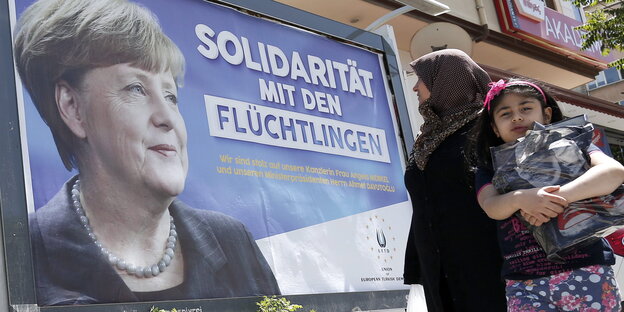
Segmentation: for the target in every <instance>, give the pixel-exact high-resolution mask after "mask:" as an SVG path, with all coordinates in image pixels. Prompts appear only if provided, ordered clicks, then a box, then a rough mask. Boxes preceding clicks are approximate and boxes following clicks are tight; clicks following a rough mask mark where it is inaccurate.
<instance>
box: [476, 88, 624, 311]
mask: <svg viewBox="0 0 624 312" xmlns="http://www.w3.org/2000/svg"><path fill="white" fill-rule="evenodd" d="M561 119H563V116H562V113H561V110H560V109H559V107H558V106H557V102H556V101H555V99H553V98H552V97H551V96H550V95H548V93H546V92H545V91H544V89H543V88H542V87H540V86H538V85H537V84H535V83H532V82H528V81H524V80H516V79H510V80H509V81H507V82H505V81H504V80H499V81H498V82H496V83H493V84H491V88H490V90H489V91H488V94H487V95H486V98H485V101H484V109H483V111H482V113H481V115H480V116H479V119H478V121H477V124H476V125H475V127H476V128H475V131H476V138H475V140H476V142H475V144H476V145H475V146H474V148H473V150H474V155H473V156H476V157H475V158H473V159H477V172H476V175H475V182H476V183H475V184H476V185H475V186H476V189H477V190H478V191H477V199H478V201H479V204H480V205H481V208H483V210H484V211H485V212H486V214H487V215H488V216H489V217H490V218H492V219H495V220H498V221H497V223H498V240H499V244H500V247H501V252H502V255H503V259H504V263H503V268H502V275H503V277H504V278H505V281H506V288H505V290H506V296H507V310H508V311H620V301H621V300H620V295H619V291H618V288H617V284H616V281H615V278H614V272H613V269H612V268H611V266H610V265H612V264H614V263H615V259H614V256H613V252H612V250H611V249H610V248H609V246H608V245H607V243H606V242H605V241H604V240H599V241H598V242H596V243H593V244H591V245H589V246H586V247H584V248H581V249H579V250H577V251H575V252H573V253H572V254H570V255H568V256H566V257H565V258H564V259H565V263H563V264H559V263H553V262H550V261H548V260H547V259H546V254H545V253H544V251H543V250H542V249H541V247H540V246H539V245H538V244H537V242H536V241H535V239H534V238H533V236H532V235H531V233H530V232H529V231H528V230H527V229H526V227H525V226H524V225H523V223H522V222H520V220H519V219H518V216H517V215H516V214H515V213H516V212H517V211H520V214H521V215H522V217H523V218H525V219H526V221H528V222H529V223H530V224H533V225H537V226H539V225H541V224H543V223H545V222H547V221H548V220H550V219H551V218H554V217H556V216H557V215H558V214H560V213H561V212H563V209H564V208H565V207H566V206H567V204H568V203H570V202H574V201H577V200H581V199H585V198H590V197H595V196H601V195H606V194H610V193H611V192H613V191H614V190H615V189H616V188H617V187H618V186H619V185H620V184H622V182H623V181H624V167H623V166H622V165H621V164H620V163H618V162H617V161H615V160H613V159H612V158H610V157H609V156H607V155H605V154H603V153H602V152H601V151H600V150H599V149H598V148H597V147H596V146H594V145H591V146H590V147H589V149H588V151H587V152H588V154H589V157H590V163H591V168H590V169H589V170H588V171H587V172H586V173H584V174H583V175H581V176H580V177H578V178H577V179H575V180H574V181H572V182H570V183H568V184H565V185H562V186H558V185H553V186H546V187H541V188H533V189H524V190H517V191H513V192H509V193H506V194H498V192H497V191H496V189H495V188H494V186H493V185H492V184H491V181H492V177H493V175H494V170H493V169H492V162H491V155H490V150H489V148H490V147H492V146H497V145H500V144H503V143H507V142H514V141H515V140H516V139H518V138H521V137H523V136H524V135H525V134H526V132H527V130H529V129H531V127H532V124H533V122H539V123H541V124H549V123H551V122H555V121H559V120H561Z"/></svg>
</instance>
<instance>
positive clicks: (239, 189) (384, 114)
mask: <svg viewBox="0 0 624 312" xmlns="http://www.w3.org/2000/svg"><path fill="white" fill-rule="evenodd" d="M31 2H32V1H30V0H28V1H20V0H16V10H17V16H19V14H20V13H21V12H22V11H23V10H24V8H25V7H26V6H27V5H29V4H30V3H31ZM137 2H141V3H142V4H143V5H144V6H145V7H147V8H149V9H150V10H151V11H152V12H154V13H155V15H156V16H157V17H158V19H159V21H160V24H161V26H162V28H163V30H164V32H165V33H166V34H167V35H168V36H169V37H171V38H172V40H173V41H174V42H175V43H176V44H177V45H178V46H179V47H180V49H181V50H182V53H183V54H184V55H185V58H186V63H187V67H186V68H187V69H186V74H185V78H184V86H183V88H181V89H180V90H179V102H180V110H181V112H182V115H183V117H184V119H185V122H186V126H187V131H188V152H189V173H188V178H187V183H186V188H185V190H184V192H183V193H182V194H181V195H180V198H181V199H182V200H183V201H184V202H186V203H187V204H189V205H190V206H193V207H195V208H199V209H211V210H216V211H221V212H223V213H226V214H228V215H231V216H233V217H235V218H238V219H239V220H241V221H242V222H243V223H245V224H246V225H247V226H248V228H249V229H250V231H251V232H252V234H253V235H254V237H255V238H256V239H259V238H263V237H267V236H271V235H275V234H280V233H283V232H288V231H291V230H295V229H299V228H303V227H307V226H310V225H314V224H319V223H323V222H327V221H330V220H334V219H338V218H341V217H346V216H350V215H354V214H357V213H361V212H364V211H368V210H371V209H375V208H379V207H384V206H388V205H391V204H395V203H399V202H404V201H406V200H407V193H406V191H405V189H404V187H403V171H402V166H401V163H400V157H399V150H400V148H399V147H398V146H397V139H396V137H395V135H396V134H395V133H396V131H395V129H394V126H393V121H392V115H391V112H390V107H389V105H388V102H387V101H388V97H387V94H386V90H385V86H384V82H383V79H385V77H384V75H383V74H382V71H381V69H380V63H379V55H378V54H376V53H373V52H370V51H366V50H364V49H361V48H358V47H354V46H351V45H347V44H344V43H340V42H338V41H335V40H332V39H330V38H326V37H324V36H320V35H317V34H313V33H310V32H308V31H303V30H300V29H296V28H294V27H290V26H285V25H282V24H279V23H276V22H273V21H269V20H265V19H260V18H257V17H252V16H249V15H245V14H242V13H240V12H238V11H237V10H234V9H231V8H228V7H223V6H220V5H216V4H212V3H206V2H203V1H200V0H183V1H182V0H180V1H167V0H150V1H147V0H145V1H137ZM199 23H201V24H205V25H207V26H209V27H210V28H212V29H213V30H214V31H215V32H216V33H219V32H221V31H224V30H226V31H229V32H231V33H233V34H235V35H236V36H237V37H239V38H240V37H241V36H243V37H246V38H247V39H249V42H250V45H251V46H252V55H253V54H254V52H257V50H254V47H255V46H256V43H257V42H263V43H264V44H265V45H266V44H270V45H273V46H276V47H279V48H280V49H281V50H282V51H284V52H285V54H286V55H287V56H290V55H291V53H292V52H293V51H297V52H299V54H300V55H301V58H302V59H303V61H304V63H306V64H307V61H306V56H307V55H314V56H317V57H320V58H321V59H330V60H334V61H338V62H341V63H344V64H346V63H347V60H348V59H350V60H354V61H356V62H357V67H358V68H361V69H365V70H368V71H371V72H372V73H373V80H372V81H371V82H372V90H373V94H374V97H373V98H368V97H365V96H362V95H360V94H359V93H355V94H353V93H349V92H343V91H342V90H341V89H340V88H336V89H332V88H326V87H323V86H322V85H318V86H315V85H312V84H308V83H306V82H305V81H303V79H298V80H297V81H294V80H292V79H290V78H289V77H285V78H281V77H277V76H274V75H272V74H267V73H264V72H258V71H254V70H251V69H248V68H247V67H245V66H244V63H243V64H241V65H238V66H234V65H231V64H229V63H227V62H226V61H225V60H224V59H222V58H221V57H219V58H217V59H215V60H210V59H207V58H205V57H204V56H202V55H201V54H200V53H199V52H198V51H197V46H198V45H200V44H201V42H200V41H199V39H198V38H197V37H196V35H195V26H196V25H197V24H199ZM254 59H255V60H257V59H258V57H257V56H256V57H255V58H254ZM260 78H262V79H265V80H267V81H269V80H271V81H275V82H281V83H285V84H290V85H293V86H295V87H296V88H297V89H299V88H302V87H303V88H306V89H308V90H311V91H320V92H325V93H329V94H335V95H338V96H339V97H340V101H341V106H342V116H336V115H332V116H327V114H323V113H319V112H313V111H308V110H305V109H304V108H303V107H302V105H301V101H300V99H296V100H295V101H296V102H297V101H299V102H298V105H296V106H295V107H290V106H285V105H281V104H275V103H270V102H266V101H262V100H261V99H260V92H259V86H258V79H260ZM204 94H208V95H213V96H218V97H224V98H229V99H234V100H239V101H244V102H248V103H254V104H257V105H264V106H268V107H273V108H278V109H288V110H292V111H296V112H299V113H305V114H309V115H316V116H322V117H326V118H333V119H336V120H340V121H344V122H349V123H354V124H358V125H364V126H368V127H374V128H380V129H384V130H385V132H386V141H387V142H388V148H389V152H390V163H382V162H376V161H369V160H362V159H355V158H350V157H345V156H338V155H330V154H324V153H318V152H310V151H303V150H297V149H291V148H281V147H273V146H267V145H262V144H257V143H250V142H242V141H235V140H230V139H223V138H216V137H211V136H210V133H209V130H208V122H207V119H206V109H205V105H204ZM24 98H25V112H26V118H25V120H26V127H27V136H28V137H27V138H28V150H29V156H30V166H31V177H32V183H33V196H34V204H35V208H39V207H41V206H42V205H44V204H45V203H46V202H47V201H48V200H49V199H50V198H51V197H52V196H53V195H54V194H55V193H56V192H57V191H58V190H59V188H60V187H61V185H62V184H63V183H64V182H65V181H66V180H67V179H68V178H69V177H71V176H72V175H73V174H75V173H70V172H67V171H66V170H65V169H64V167H63V166H62V162H61V160H60V158H59V157H58V153H57V151H56V147H55V146H54V143H53V140H52V137H51V135H50V132H49V129H48V128H47V126H46V125H45V124H44V123H43V122H42V121H41V119H40V118H39V115H38V113H37V112H36V110H35V108H34V106H33V105H32V103H31V101H30V98H29V97H28V94H27V93H26V92H24ZM221 154H228V155H230V156H232V157H237V156H239V157H243V158H247V157H250V158H257V159H264V160H267V161H277V162H281V163H285V164H293V165H301V166H306V165H307V166H312V167H324V168H332V169H339V170H343V171H349V172H357V173H364V174H376V175H384V176H387V177H388V178H389V181H390V184H391V185H393V186H395V189H396V192H394V193H389V192H382V191H376V190H366V189H356V188H349V187H339V186H331V185H322V184H312V183H292V182H289V181H280V180H271V179H266V178H252V177H245V176H236V175H224V174H219V173H217V171H216V167H217V166H219V165H222V163H221V162H220V161H219V155H221Z"/></svg>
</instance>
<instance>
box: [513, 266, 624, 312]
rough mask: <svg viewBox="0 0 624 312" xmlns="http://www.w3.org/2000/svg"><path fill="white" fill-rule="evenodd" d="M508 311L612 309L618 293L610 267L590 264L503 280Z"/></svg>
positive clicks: (617, 303)
mask: <svg viewBox="0 0 624 312" xmlns="http://www.w3.org/2000/svg"><path fill="white" fill-rule="evenodd" d="M506 285H507V286H506V288H505V292H506V296H507V311H508V312H542V311H544V312H550V311H581V312H594V311H596V312H603V311H606V312H615V311H618V312H619V311H620V309H621V307H620V301H621V299H620V292H619V290H618V286H617V283H616V281H615V276H614V272H613V269H612V268H611V266H605V265H592V266H587V267H584V268H580V269H577V270H573V271H567V272H563V273H559V274H555V275H552V276H546V277H541V278H537V279H531V280H507V281H506Z"/></svg>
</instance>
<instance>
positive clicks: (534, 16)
mask: <svg viewBox="0 0 624 312" xmlns="http://www.w3.org/2000/svg"><path fill="white" fill-rule="evenodd" d="M494 3H495V5H496V9H497V13H498V17H499V20H500V26H501V30H502V31H503V32H504V33H506V34H508V35H510V36H512V37H516V38H519V39H522V40H525V41H528V42H530V43H533V44H536V45H539V46H542V47H545V48H547V49H550V50H552V51H555V52H558V53H561V54H563V55H565V56H568V57H571V58H575V59H578V60H581V61H584V62H587V63H590V64H593V65H596V66H599V67H604V68H606V64H607V63H609V62H612V61H615V60H616V59H618V57H617V56H616V55H614V53H611V54H609V55H606V56H605V55H602V53H601V51H600V42H596V43H594V44H593V45H592V46H591V47H589V49H587V50H581V46H582V44H583V39H582V38H581V35H582V32H581V31H580V30H577V29H575V28H576V27H577V26H580V25H581V24H582V23H581V22H580V21H577V20H575V19H573V18H570V17H567V16H565V15H564V14H561V13H559V12H557V11H555V10H552V9H550V8H548V7H546V5H545V4H544V2H543V1H540V0H496V1H494Z"/></svg>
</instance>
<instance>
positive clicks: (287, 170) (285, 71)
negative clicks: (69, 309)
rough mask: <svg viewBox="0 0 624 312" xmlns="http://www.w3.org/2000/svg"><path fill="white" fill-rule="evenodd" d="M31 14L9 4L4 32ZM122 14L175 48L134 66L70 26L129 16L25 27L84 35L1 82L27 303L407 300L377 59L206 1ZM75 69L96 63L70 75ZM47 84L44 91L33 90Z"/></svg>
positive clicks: (396, 150)
mask: <svg viewBox="0 0 624 312" xmlns="http://www.w3.org/2000/svg"><path fill="white" fill-rule="evenodd" d="M61 2H63V1H61ZM74 2H76V3H83V1H74ZM84 2H85V3H89V4H87V5H86V7H87V8H85V9H84V10H89V8H88V7H89V6H97V5H100V4H99V3H100V2H106V1H94V2H89V1H84ZM33 3H37V1H33V0H14V9H15V12H14V17H15V19H14V21H15V20H17V21H18V23H17V24H18V25H19V20H20V18H21V17H22V13H23V12H24V11H25V10H26V8H28V7H29V6H31V5H32V4H33ZM131 3H133V4H139V5H140V6H141V7H142V8H144V9H143V11H141V12H151V14H153V15H154V16H155V17H156V19H157V23H158V24H159V25H160V27H161V28H162V33H164V35H166V37H168V38H170V40H171V41H172V42H173V45H174V47H173V48H172V47H171V46H168V48H162V46H163V45H162V44H154V45H153V46H152V47H155V48H153V49H152V50H150V49H148V48H147V47H146V48H145V50H146V51H144V53H145V55H146V56H143V55H142V53H143V51H142V47H143V46H145V45H143V46H140V45H133V42H132V40H129V39H128V40H126V41H123V40H121V41H120V42H121V44H119V43H118V42H115V43H108V41H106V40H108V39H102V40H99V39H98V37H97V36H95V35H92V34H90V33H89V31H93V29H91V28H89V27H82V28H80V27H79V26H76V29H77V30H75V31H74V30H72V29H71V28H72V26H71V25H70V24H71V23H69V22H68V20H71V19H75V18H76V16H81V14H83V15H84V16H82V17H81V18H82V20H81V21H80V22H82V23H87V24H88V23H90V22H91V19H94V20H98V18H96V17H94V16H100V15H104V16H106V17H107V18H109V16H108V15H114V14H120V15H123V14H126V13H127V12H128V11H129V9H120V10H118V11H119V12H117V11H115V10H113V9H111V10H108V9H106V10H104V9H102V8H97V7H96V8H95V9H93V8H91V10H93V12H91V14H89V12H87V13H84V12H82V11H80V10H81V9H72V10H74V11H71V10H69V11H66V12H65V13H64V14H65V15H63V16H61V17H58V16H57V17H55V18H56V20H55V19H53V18H51V17H50V18H49V19H48V20H45V21H44V20H42V21H36V20H35V22H33V24H34V25H41V27H38V28H37V27H33V29H46V28H50V27H53V26H54V23H57V24H59V25H61V26H60V28H58V29H61V30H63V31H65V30H67V32H66V33H65V34H58V35H59V36H60V37H63V36H64V37H63V38H64V39H67V41H61V42H66V43H67V42H72V41H71V40H72V38H71V37H72V36H81V35H82V36H85V38H83V39H81V40H78V41H75V42H73V44H71V45H68V46H67V47H62V46H61V47H60V48H59V46H58V45H57V46H54V45H50V46H51V47H48V48H49V49H54V48H56V49H57V50H61V51H62V53H60V52H59V53H58V55H56V54H53V53H49V52H47V51H45V49H44V48H42V47H40V46H36V45H33V46H27V48H25V49H33V51H34V49H41V50H42V51H43V55H46V57H49V59H45V58H43V59H44V60H45V62H44V61H40V63H37V62H36V61H32V62H30V63H28V62H23V63H24V64H27V65H23V66H24V67H25V68H26V69H24V70H23V71H20V76H24V74H23V73H24V72H28V71H29V70H30V71H32V72H34V73H35V74H32V77H35V78H32V77H31V78H27V79H25V78H24V77H21V82H20V81H18V86H17V89H18V90H21V91H20V92H18V93H19V94H18V97H19V98H21V100H20V101H19V102H20V105H21V106H20V107H21V112H22V115H23V116H21V118H20V119H21V122H22V123H21V127H22V130H23V131H22V135H23V142H24V144H25V145H24V149H23V157H24V166H25V168H24V172H25V176H26V181H27V186H26V188H27V190H28V192H27V193H28V195H29V196H28V197H29V198H28V200H29V202H28V206H29V207H28V208H29V213H30V215H31V216H33V218H31V223H30V231H31V241H32V244H33V260H34V262H35V277H36V280H35V282H36V284H37V289H38V291H37V297H38V301H39V304H41V305H56V304H76V303H102V302H128V301H150V300H158V299H203V298H222V297H242V296H252V295H270V294H280V293H281V294H285V295H288V294H315V293H333V292H355V291H371V290H372V291H375V290H397V289H406V288H405V286H404V285H403V281H402V275H403V256H404V247H405V243H406V239H407V232H408V229H409V219H410V218H409V215H410V213H411V207H410V204H409V201H408V195H407V191H406V190H405V189H404V186H403V169H404V159H403V152H402V148H401V144H400V141H399V136H398V127H397V124H396V116H395V115H394V109H393V103H392V100H391V94H390V91H389V86H388V83H387V80H386V73H385V69H384V61H383V54H382V53H380V52H376V51H370V50H367V49H364V48H362V47H358V46H355V45H352V44H349V43H345V42H343V41H338V40H335V39H332V38H330V37H327V36H323V35H320V34H317V33H314V32H313V31H310V30H306V29H301V28H298V27H295V26H292V25H286V24H282V23H279V22H276V21H273V20H270V19H266V18H262V17H258V16H252V15H248V14H245V13H242V12H240V11H239V10H237V9H236V8H232V7H228V6H224V5H219V4H215V3H210V2H204V1H200V0H184V1H166V0H149V1H148V0H142V1H132V2H131ZM74 7H75V8H77V7H79V6H78V5H75V6H74ZM67 12H70V13H67ZM94 12H97V13H94ZM102 12H107V13H108V12H111V13H110V14H102ZM113 12H114V14H113ZM44 13H45V12H44ZM44 13H42V12H35V13H32V16H30V17H29V18H31V19H35V17H38V15H37V14H40V15H41V16H44V15H45V14H44ZM50 15H51V16H53V15H54V14H50ZM33 16H34V17H33ZM137 16H138V17H136V16H135V17H136V19H138V20H141V19H142V18H145V17H144V16H140V15H137ZM63 18H65V19H66V20H63ZM110 18H115V16H112V17H110ZM67 19H68V20H67ZM148 19H149V18H148ZM101 22H102V23H104V24H105V23H106V21H101ZM139 24H140V22H131V23H129V25H130V26H129V27H128V28H123V29H121V27H120V29H117V28H116V27H119V25H118V23H111V25H109V26H110V29H108V28H106V27H100V28H105V29H106V30H105V31H104V33H105V35H109V34H110V33H114V32H124V31H129V32H133V31H134V32H139V33H141V34H143V33H145V32H144V31H138V29H141V28H140V27H142V26H141V25H139ZM13 25H14V28H15V25H16V24H15V23H14V24H13ZM68 25H70V26H68ZM23 27H26V26H23ZM92 28H97V27H92ZM82 32H86V35H85V34H84V33H82ZM158 32H159V31H155V33H156V34H155V35H154V36H155V37H156V38H157V39H158V40H163V39H162V38H161V37H162V36H160V35H159V34H158ZM37 35H38V34H37V33H34V34H33V35H32V36H33V37H34V36H37ZM133 35H136V34H133ZM141 36H143V35H141ZM148 36H149V35H148ZM159 36H160V37H159ZM17 38H18V39H16V40H17V41H19V40H22V39H23V38H26V39H23V40H24V41H27V40H28V36H26V37H23V38H22V39H19V38H20V37H19V36H18V37H17ZM68 38H69V39H68ZM128 38H133V37H128ZM141 38H143V37H141ZM98 40H99V41H98ZM149 40H150V39H149V38H148V40H147V41H146V42H151V41H149ZM17 41H16V42H17ZM165 41H166V40H165ZM20 44H22V43H20ZM90 44H100V45H101V46H98V47H97V49H93V48H92V47H90V46H89V45H90ZM15 45H17V43H15ZM126 45H127V46H128V47H129V48H127V49H130V48H134V49H135V50H136V51H139V52H136V51H134V52H132V53H126V51H121V52H117V51H115V49H117V48H118V46H121V47H125V46H126ZM137 46H138V47H137ZM175 47H177V49H179V51H181V55H183V58H184V62H185V67H184V68H185V70H184V74H183V75H177V74H176V73H175V68H176V64H177V63H176V61H175V60H176V58H175V55H176V54H175V53H174V52H175V50H176V48H175ZM123 49H126V48H123ZM161 50H163V51H164V52H163V51H161ZM92 51H95V52H92ZM101 51H107V52H106V53H108V54H106V55H104V56H98V53H100V52H101ZM171 51H173V52H171ZM37 52H39V50H37V51H35V52H33V53H31V54H32V55H37ZM57 52H58V51H57ZM46 53H47V54H46ZM71 53H74V54H71ZM90 53H93V54H94V55H95V56H93V55H91V54H90ZM102 53H104V52H102ZM133 53H134V54H133ZM137 53H138V54H137ZM66 55H76V56H75V58H78V57H81V58H82V59H81V60H80V62H78V61H76V59H75V58H72V57H66ZM111 55H113V56H111ZM154 55H155V56H154ZM163 55H164V56H163ZM172 55H173V56H172ZM32 57H33V59H34V58H35V57H34V56H32ZM62 57H65V58H64V59H63V60H62V61H58V60H54V58H62ZM91 57H94V58H98V57H99V59H97V60H96V61H93V62H94V64H104V65H100V66H99V67H98V66H93V65H90V67H88V70H84V69H81V67H80V66H85V65H81V64H85V62H87V63H88V62H89V61H90V58H91ZM107 57H109V58H117V59H120V60H123V61H122V62H121V63H120V62H119V61H116V60H117V59H115V60H112V61H111V60H110V59H107ZM85 60H86V61H85ZM163 60H164V61H163ZM172 60H173V61H172ZM50 62H57V63H58V64H60V65H58V66H56V67H58V68H60V70H64V72H63V73H62V74H60V75H58V76H54V75H52V74H50V72H52V71H53V70H54V68H56V67H54V66H52V65H50V64H51V63H50ZM163 62H164V63H166V64H167V66H169V67H167V69H166V70H154V68H160V67H158V66H160V65H162V63H163ZM16 63H18V67H19V66H20V64H21V63H20V60H19V57H18V60H17V62H16ZM74 63H75V64H74ZM33 64H34V65H33ZM76 64H78V65H76ZM88 64H91V63H88ZM137 64H138V65H137ZM28 66H31V67H30V68H29V67H28ZM36 66H40V68H39V69H38V68H37V67H36ZM65 67H66V68H65ZM33 68H34V69H33ZM93 68H95V69H93ZM46 74H50V76H51V77H53V78H51V79H53V81H52V84H51V87H49V88H52V89H51V90H52V91H50V90H48V91H47V92H48V93H47V98H46V93H45V92H43V91H41V94H40V93H37V91H35V92H34V93H35V94H32V93H33V92H32V90H38V89H37V83H41V80H44V79H40V77H42V75H46ZM59 76H60V78H59ZM176 84H177V85H178V87H176ZM33 86H34V87H33ZM155 103H156V104H155ZM37 105H38V106H39V110H38V109H37V107H36V106H37ZM41 107H44V108H41ZM46 107H47V108H46ZM46 109H51V110H52V113H46V112H42V110H46ZM46 114H52V115H54V116H55V117H46V116H48V115H46ZM54 118H56V120H57V121H56V123H55V121H53V120H52V119H54ZM43 119H46V120H45V121H44V120H43ZM51 128H53V129H58V128H63V129H66V134H64V136H63V135H62V134H55V136H54V137H53V135H52V133H51V130H50V129H51ZM59 131H60V130H59ZM59 133H60V132H59ZM67 133H69V134H67ZM67 137H70V138H69V139H68V138H67ZM156 138H158V139H156ZM159 140H160V141H159ZM67 142H70V143H67ZM63 144H65V145H63ZM59 146H65V147H64V149H65V150H69V152H67V151H65V152H66V153H69V155H71V156H67V155H66V156H64V157H62V156H60V155H59V154H60V153H59V150H63V147H59ZM137 146H138V147H137ZM141 148H143V149H144V150H141ZM137 151H138V152H137ZM135 158H136V159H135ZM72 161H73V162H72ZM74 163H75V164H78V165H77V166H74V168H73V169H72V170H69V171H68V170H67V169H66V167H67V166H69V167H70V168H71V167H72V166H71V164H74ZM78 167H79V168H80V170H78V169H76V168H78ZM77 180H79V182H77ZM162 203H167V206H165V207H164V208H165V209H162V210H159V209H158V208H157V207H160V206H161V205H162ZM169 204H170V205H169ZM111 207H114V208H111ZM169 215H171V217H172V219H170V218H169ZM35 216H36V217H35ZM152 218H153V219H152ZM33 220H35V221H34V222H33ZM172 220H173V221H172ZM243 225H244V227H243ZM162 229H165V231H164V232H162V231H161V230H162ZM163 233H164V234H163ZM147 234H149V235H147ZM145 237H149V238H150V239H146V238H145ZM151 239H153V240H154V241H151ZM156 241H158V242H166V243H167V244H164V243H161V245H163V244H164V245H165V246H161V245H159V244H158V243H157V242H156ZM150 244H152V245H151V246H152V247H153V249H149V248H148V247H145V246H150ZM137 247H138V249H139V251H138V252H136V249H137ZM55 248H58V250H56V249H55ZM133 248H134V251H133ZM143 248H145V249H143ZM163 249H164V251H163ZM169 253H171V254H169ZM148 259H153V260H148ZM165 260H166V261H165ZM134 264H136V266H135V265H134ZM152 264H153V265H152ZM60 276H62V277H60ZM93 278H97V279H99V280H102V281H107V282H108V283H110V284H106V283H103V284H101V285H100V283H95V284H97V285H93V284H94V283H87V282H86V281H88V280H90V279H93ZM105 284H106V285H105ZM103 285H105V286H103ZM111 285H112V286H111ZM98 287H99V288H104V287H106V290H105V291H104V290H102V289H98ZM189 289H192V291H190V290H189ZM182 293H184V295H182Z"/></svg>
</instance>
